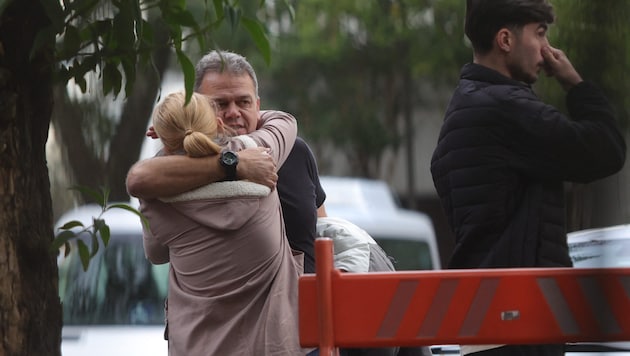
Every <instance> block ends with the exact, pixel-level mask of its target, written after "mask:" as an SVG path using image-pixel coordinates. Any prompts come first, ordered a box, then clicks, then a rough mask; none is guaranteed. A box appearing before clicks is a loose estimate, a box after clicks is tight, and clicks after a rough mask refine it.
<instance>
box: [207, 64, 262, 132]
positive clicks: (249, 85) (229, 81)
mask: <svg viewBox="0 0 630 356" xmlns="http://www.w3.org/2000/svg"><path fill="white" fill-rule="evenodd" d="M198 92H199V93H201V94H204V95H206V96H208V97H210V98H211V99H212V100H213V101H214V102H216V104H217V108H218V112H217V114H218V116H219V117H220V118H221V119H222V121H223V124H224V125H226V126H228V127H230V128H232V129H234V130H235V131H236V134H237V135H244V134H248V133H250V132H252V131H254V130H256V127H257V125H258V119H259V110H260V100H259V99H258V98H257V97H256V90H255V88H254V81H253V80H252V78H250V77H249V75H247V74H243V75H240V76H234V75H231V74H228V73H206V74H205V75H204V77H203V80H202V81H201V85H200V86H199V90H198Z"/></svg>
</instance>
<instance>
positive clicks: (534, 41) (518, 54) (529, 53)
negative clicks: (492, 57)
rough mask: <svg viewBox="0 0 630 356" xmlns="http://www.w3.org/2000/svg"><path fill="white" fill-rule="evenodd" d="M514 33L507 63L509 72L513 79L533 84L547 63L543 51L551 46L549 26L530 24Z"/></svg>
mask: <svg viewBox="0 0 630 356" xmlns="http://www.w3.org/2000/svg"><path fill="white" fill-rule="evenodd" d="M512 33H513V35H514V45H513V47H512V51H511V52H510V55H509V59H508V62H507V68H508V71H509V72H510V75H511V77H512V79H516V80H519V81H522V82H525V83H527V84H533V83H535V82H536V80H537V79H538V75H539V73H540V71H541V69H543V65H544V63H545V61H544V59H543V57H542V54H541V50H542V48H543V47H544V46H548V45H549V41H548V40H547V24H545V23H530V24H527V25H525V26H523V28H522V29H521V30H520V31H514V32H512Z"/></svg>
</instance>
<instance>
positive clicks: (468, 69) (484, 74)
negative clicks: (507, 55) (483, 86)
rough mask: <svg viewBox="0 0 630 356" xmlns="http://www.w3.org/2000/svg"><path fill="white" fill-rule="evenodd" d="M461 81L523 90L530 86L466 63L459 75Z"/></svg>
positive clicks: (474, 64) (484, 67)
mask: <svg viewBox="0 0 630 356" xmlns="http://www.w3.org/2000/svg"><path fill="white" fill-rule="evenodd" d="M460 77H461V79H468V80H474V81H477V82H487V83H490V84H498V85H514V86H521V87H525V88H531V86H530V85H528V84H525V83H523V82H520V81H518V80H514V79H512V78H508V77H506V76H505V75H503V74H501V73H499V72H497V71H496V70H494V69H490V68H488V67H486V66H482V65H480V64H476V63H467V64H466V65H464V67H463V68H462V71H461V73H460Z"/></svg>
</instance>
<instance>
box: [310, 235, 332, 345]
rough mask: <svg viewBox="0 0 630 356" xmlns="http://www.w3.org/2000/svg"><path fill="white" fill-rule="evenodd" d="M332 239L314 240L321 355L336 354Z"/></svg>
mask: <svg viewBox="0 0 630 356" xmlns="http://www.w3.org/2000/svg"><path fill="white" fill-rule="evenodd" d="M333 269H334V268H333V242H332V239H330V238H326V237H320V238H318V239H317V240H316V241H315V272H316V279H317V282H316V285H317V302H318V304H319V305H318V319H319V320H318V322H319V354H320V355H321V356H335V355H338V353H337V350H336V349H335V340H334V330H333V310H332V278H331V277H332V272H333Z"/></svg>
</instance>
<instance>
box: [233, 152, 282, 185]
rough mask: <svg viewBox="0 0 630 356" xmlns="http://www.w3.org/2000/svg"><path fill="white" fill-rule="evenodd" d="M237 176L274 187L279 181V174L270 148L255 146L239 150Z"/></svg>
mask: <svg viewBox="0 0 630 356" xmlns="http://www.w3.org/2000/svg"><path fill="white" fill-rule="evenodd" d="M236 177H237V179H247V180H249V181H251V182H254V183H258V184H262V185H266V186H267V187H269V188H271V189H274V188H275V187H276V183H277V182H278V174H276V163H275V162H274V161H273V159H272V158H271V155H270V154H269V149H268V148H265V147H254V148H246V149H244V150H242V151H239V152H238V165H237V166H236Z"/></svg>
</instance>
